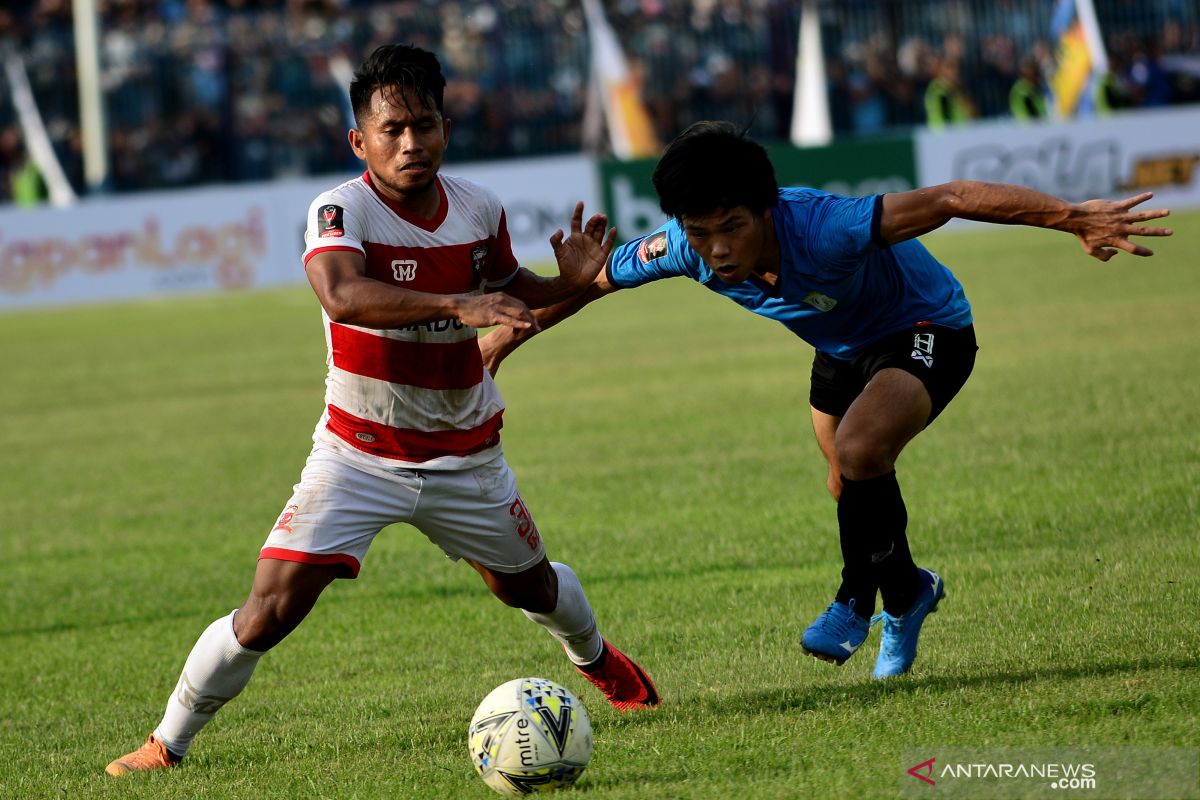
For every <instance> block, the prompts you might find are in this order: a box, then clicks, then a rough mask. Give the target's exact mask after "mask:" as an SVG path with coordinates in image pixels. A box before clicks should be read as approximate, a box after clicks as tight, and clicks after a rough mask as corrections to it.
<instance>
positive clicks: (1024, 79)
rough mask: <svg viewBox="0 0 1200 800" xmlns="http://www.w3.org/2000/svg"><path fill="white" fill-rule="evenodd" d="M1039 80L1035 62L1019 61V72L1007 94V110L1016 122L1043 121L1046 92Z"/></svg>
mask: <svg viewBox="0 0 1200 800" xmlns="http://www.w3.org/2000/svg"><path fill="white" fill-rule="evenodd" d="M1041 78H1042V75H1041V71H1040V70H1038V65H1037V62H1036V61H1034V60H1033V59H1032V58H1026V59H1024V60H1023V61H1021V72H1020V74H1019V75H1018V76H1017V80H1016V82H1015V83H1014V84H1013V85H1012V89H1011V90H1010V91H1009V93H1008V108H1009V111H1010V112H1011V113H1012V115H1013V118H1014V119H1016V120H1017V121H1019V122H1030V121H1036V120H1040V119H1045V117H1046V90H1045V87H1044V86H1043V85H1042V80H1041Z"/></svg>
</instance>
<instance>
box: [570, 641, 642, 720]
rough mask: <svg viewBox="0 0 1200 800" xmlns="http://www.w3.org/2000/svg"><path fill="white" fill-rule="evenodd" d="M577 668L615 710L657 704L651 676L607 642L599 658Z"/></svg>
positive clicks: (630, 709)
mask: <svg viewBox="0 0 1200 800" xmlns="http://www.w3.org/2000/svg"><path fill="white" fill-rule="evenodd" d="M576 669H578V670H579V671H580V672H581V673H583V676H584V677H585V678H587V679H588V680H589V681H591V682H592V684H593V685H594V686H595V687H596V688H597V689H599V690H600V691H601V692H603V693H604V696H605V697H607V698H608V702H610V703H612V705H613V708H615V709H617V711H633V710H634V709H636V708H649V707H650V706H656V705H658V691H657V690H656V689H655V688H654V682H653V681H651V680H650V676H649V675H647V674H646V673H645V672H643V671H642V668H641V667H639V666H638V665H637V664H635V663H634V662H633V660H632V659H631V658H629V656H627V655H625V654H624V653H622V652H621V651H620V650H618V649H617V648H615V647H613V646H612V645H611V644H609V643H608V641H607V640H606V641H605V642H604V650H603V651H602V652H601V653H600V658H598V659H596V660H595V661H593V662H592V663H591V664H588V665H586V666H583V667H576Z"/></svg>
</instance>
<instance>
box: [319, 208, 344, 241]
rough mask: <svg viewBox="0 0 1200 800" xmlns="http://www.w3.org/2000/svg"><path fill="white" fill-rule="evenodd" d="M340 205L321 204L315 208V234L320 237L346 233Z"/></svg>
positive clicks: (338, 235)
mask: <svg viewBox="0 0 1200 800" xmlns="http://www.w3.org/2000/svg"><path fill="white" fill-rule="evenodd" d="M342 214H343V211H342V207H341V206H333V205H329V206H321V207H320V208H318V209H317V235H318V236H320V237H321V238H322V239H326V238H330V237H341V236H345V235H346V228H345V223H343V222H342Z"/></svg>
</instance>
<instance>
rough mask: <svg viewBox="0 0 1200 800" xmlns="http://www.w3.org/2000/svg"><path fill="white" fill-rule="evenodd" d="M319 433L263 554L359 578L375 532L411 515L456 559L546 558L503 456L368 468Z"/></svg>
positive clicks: (508, 561) (522, 566)
mask: <svg viewBox="0 0 1200 800" xmlns="http://www.w3.org/2000/svg"><path fill="white" fill-rule="evenodd" d="M338 450H339V448H338V447H336V446H332V445H329V444H326V443H322V442H317V443H316V445H315V446H314V447H313V450H312V453H311V454H310V455H309V457H308V462H307V463H306V464H305V465H304V471H303V472H301V474H300V483H298V484H296V486H295V487H294V489H293V494H292V498H291V499H290V500H288V503H287V506H286V507H285V508H284V509H283V513H282V514H280V515H279V519H278V520H277V521H276V522H275V527H274V528H272V530H271V533H270V535H269V536H267V541H266V544H264V545H263V548H262V551H261V552H260V553H259V558H260V559H262V558H275V559H279V560H282V561H299V562H301V563H305V564H339V565H342V566H343V567H345V568H346V573H347V577H357V576H358V571H359V569H360V568H361V566H362V562H363V559H364V558H365V557H366V555H367V548H369V547H370V546H371V542H372V541H373V540H374V539H375V535H376V534H378V533H379V531H381V530H382V529H383V528H385V527H387V526H388V525H391V524H392V523H395V522H407V523H408V524H410V525H412V526H414V527H415V528H417V529H418V530H419V531H421V532H422V533H424V534H425V535H426V536H427V537H429V540H430V541H432V542H433V543H434V544H436V545H437V546H438V547H440V548H442V551H443V552H445V554H446V555H447V556H448V557H449V558H451V559H453V560H457V559H459V558H467V559H470V560H471V561H476V562H478V563H480V564H483V565H484V566H485V567H488V568H489V569H492V570H495V571H496V572H521V571H523V570H526V569H528V568H530V567H532V566H533V565H534V564H537V563H538V562H539V561H541V560H542V558H544V557H545V554H546V549H545V545H544V544H543V543H542V537H541V534H540V533H539V532H538V529H537V525H535V524H534V522H533V517H532V516H531V515H530V513H529V510H528V509H527V508H526V507H525V502H524V501H523V500H522V499H521V495H520V494H519V493H518V492H517V481H516V477H515V476H514V475H513V472H512V470H511V469H510V468H509V466H508V464H507V462H505V460H504V457H503V456H501V455H497V456H496V457H495V458H494V459H492V460H491V461H489V462H488V463H486V464H483V465H481V466H478V467H473V468H470V469H464V470H419V469H403V468H399V467H397V468H394V469H393V468H390V467H386V466H383V467H380V468H379V469H378V470H372V471H370V472H368V471H365V470H364V469H362V468H360V466H355V464H354V463H352V461H351V459H348V458H345V457H343V456H341V455H340V454H339V452H338Z"/></svg>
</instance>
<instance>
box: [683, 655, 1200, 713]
mask: <svg viewBox="0 0 1200 800" xmlns="http://www.w3.org/2000/svg"><path fill="white" fill-rule="evenodd" d="M1197 667H1200V658H1197V657H1195V656H1179V657H1177V658H1141V659H1131V660H1128V661H1113V662H1110V663H1107V664H1088V665H1086V666H1063V667H1039V668H1034V669H1028V670H1013V671H1007V672H1005V671H997V672H981V673H975V674H967V675H963V674H954V675H931V676H928V677H908V676H906V677H901V678H893V679H891V680H888V681H875V680H871V681H867V682H864V683H860V684H855V685H853V686H828V685H826V686H808V687H802V688H797V689H773V690H770V691H746V692H740V693H736V694H731V695H726V696H723V697H713V698H709V699H707V700H705V701H703V702H704V705H705V707H706V708H709V709H711V710H713V711H719V712H721V713H729V712H734V713H736V712H738V711H745V710H747V709H753V710H776V711H819V710H828V709H835V708H837V707H838V706H844V705H854V706H856V707H862V706H869V705H872V704H874V703H876V702H878V701H880V700H886V699H889V698H892V697H895V696H896V695H901V694H913V693H916V692H930V691H932V692H947V691H955V690H958V689H978V688H999V687H1004V686H1019V685H1022V684H1027V683H1036V682H1038V681H1063V680H1068V681H1069V680H1079V679H1082V678H1103V677H1107V676H1110V675H1123V674H1125V673H1132V672H1138V671H1142V670H1159V669H1173V670H1180V671H1194V670H1195V669H1196V668H1197Z"/></svg>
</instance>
